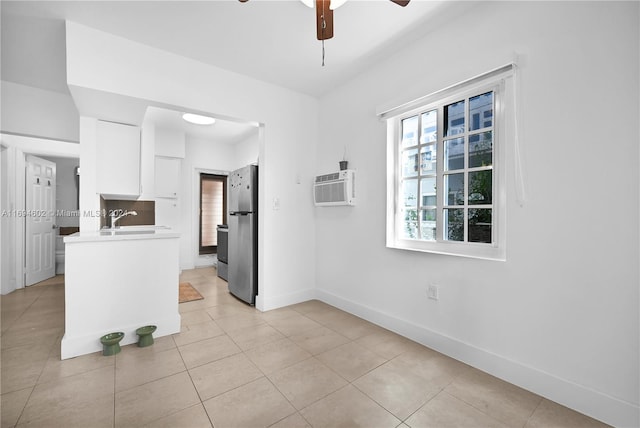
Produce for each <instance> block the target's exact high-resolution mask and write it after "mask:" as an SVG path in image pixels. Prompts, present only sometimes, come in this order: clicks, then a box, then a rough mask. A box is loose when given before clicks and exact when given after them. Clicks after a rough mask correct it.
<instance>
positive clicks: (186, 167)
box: [180, 136, 236, 269]
mask: <svg viewBox="0 0 640 428" xmlns="http://www.w3.org/2000/svg"><path fill="white" fill-rule="evenodd" d="M185 151H186V156H185V158H184V160H183V162H182V170H181V176H182V177H181V185H182V189H181V195H182V207H181V208H182V215H181V220H182V236H181V237H180V267H181V269H193V268H194V267H195V266H197V265H198V232H199V231H198V228H199V222H198V210H199V206H198V204H199V190H198V189H199V174H200V172H206V173H226V172H229V171H232V170H233V169H234V168H235V165H236V158H235V152H234V146H233V145H231V144H223V143H216V142H214V141H210V140H206V139H201V138H194V137H190V136H188V137H187V143H186V144H185Z"/></svg>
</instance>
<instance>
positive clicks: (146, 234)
mask: <svg viewBox="0 0 640 428" xmlns="http://www.w3.org/2000/svg"><path fill="white" fill-rule="evenodd" d="M179 237H180V233H179V232H176V231H174V230H172V229H171V228H169V227H166V226H122V227H117V228H116V229H108V228H104V229H102V230H94V231H88V232H87V231H84V232H82V231H81V232H77V233H74V234H72V235H69V236H66V237H65V238H64V242H65V244H70V243H75V242H98V241H104V242H107V241H132V240H140V239H167V238H179Z"/></svg>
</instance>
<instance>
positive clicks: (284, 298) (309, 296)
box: [256, 288, 316, 311]
mask: <svg viewBox="0 0 640 428" xmlns="http://www.w3.org/2000/svg"><path fill="white" fill-rule="evenodd" d="M315 298H316V290H315V289H314V288H307V289H306V290H301V291H296V292H295V293H288V294H280V295H278V296H270V297H269V298H268V299H263V298H261V297H260V295H259V294H258V297H257V298H256V308H258V309H259V310H261V311H270V310H272V309H278V308H282V307H284V306H289V305H295V304H296V303H301V302H306V301H308V300H313V299H315Z"/></svg>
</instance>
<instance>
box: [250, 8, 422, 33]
mask: <svg viewBox="0 0 640 428" xmlns="http://www.w3.org/2000/svg"><path fill="white" fill-rule="evenodd" d="M247 1H248V0H240V2H241V3H245V2H247ZM301 1H302V3H304V4H305V5H307V6H309V7H313V6H314V3H315V8H316V33H317V36H318V40H323V41H324V40H327V39H330V38H332V37H333V11H334V10H335V9H337V8H339V7H340V6H342V5H343V4H344V3H345V2H346V1H347V0H333V2H332V1H331V0H301ZM390 1H392V2H393V3H395V4H397V5H400V6H402V7H404V6H406V5H408V4H409V1H410V0H390Z"/></svg>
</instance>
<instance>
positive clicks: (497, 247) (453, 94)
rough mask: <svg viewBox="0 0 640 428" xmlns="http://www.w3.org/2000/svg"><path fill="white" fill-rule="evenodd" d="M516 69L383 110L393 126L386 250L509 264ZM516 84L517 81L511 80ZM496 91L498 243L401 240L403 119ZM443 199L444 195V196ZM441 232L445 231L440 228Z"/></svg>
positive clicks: (389, 131)
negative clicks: (508, 214)
mask: <svg viewBox="0 0 640 428" xmlns="http://www.w3.org/2000/svg"><path fill="white" fill-rule="evenodd" d="M514 67H515V66H514V65H513V64H509V65H507V66H503V67H500V68H497V69H494V70H492V71H490V72H488V73H484V74H483V75H480V76H476V77H474V78H472V79H468V80H466V81H464V82H461V83H460V84H456V85H452V86H450V87H448V88H445V89H443V90H441V91H437V92H435V93H433V94H430V95H427V96H425V97H421V98H419V99H417V100H414V101H412V102H409V103H406V104H403V105H401V106H398V107H396V108H393V109H386V110H384V111H382V112H381V113H380V114H379V116H380V117H381V118H382V119H385V120H386V122H387V225H386V229H387V231H386V246H387V247H388V248H396V249H403V250H411V251H420V252H427V253H435V254H445V255H452V256H461V257H471V258H478V259H486V260H498V261H504V260H506V226H507V219H506V211H507V207H506V205H507V202H506V199H507V196H506V193H507V192H506V190H507V188H506V186H507V180H506V176H507V164H506V146H507V145H508V144H510V142H511V144H513V143H514V137H513V134H514V133H513V132H510V133H509V135H511V137H510V136H509V135H508V134H507V132H508V131H510V130H513V127H512V126H509V122H510V118H512V117H513V115H511V114H507V113H509V112H510V111H513V110H514V109H513V107H514V106H513V105H512V104H513V96H512V95H513V93H512V91H513V87H511V86H512V85H507V82H506V81H507V79H508V78H509V77H511V76H512V75H513V71H514ZM511 83H512V82H511ZM489 91H494V97H495V101H494V102H495V109H496V115H495V118H496V121H495V125H494V160H493V212H492V219H493V226H492V235H493V242H492V243H491V244H486V243H473V242H455V241H422V240H409V239H402V238H400V233H399V232H400V229H399V227H400V226H399V224H398V223H399V216H398V212H399V209H400V207H398V197H397V192H398V191H399V184H400V168H401V160H400V150H399V148H398V144H400V138H399V135H400V132H401V129H400V127H401V119H402V118H405V117H408V116H411V115H412V114H417V113H419V112H424V111H427V110H429V109H430V108H432V107H434V106H441V105H446V104H447V103H448V102H455V101H457V100H459V99H461V98H464V97H466V96H468V95H470V94H473V95H476V94H481V93H484V92H489ZM441 159H442V150H438V164H439V166H438V168H441V167H442V160H441ZM439 198H440V196H439ZM440 217H441V213H438V218H439V226H440V227H441V226H442V222H441V219H440ZM440 230H441V229H440Z"/></svg>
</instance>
